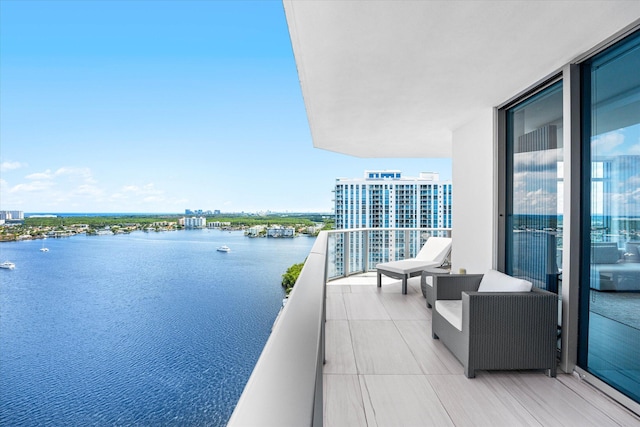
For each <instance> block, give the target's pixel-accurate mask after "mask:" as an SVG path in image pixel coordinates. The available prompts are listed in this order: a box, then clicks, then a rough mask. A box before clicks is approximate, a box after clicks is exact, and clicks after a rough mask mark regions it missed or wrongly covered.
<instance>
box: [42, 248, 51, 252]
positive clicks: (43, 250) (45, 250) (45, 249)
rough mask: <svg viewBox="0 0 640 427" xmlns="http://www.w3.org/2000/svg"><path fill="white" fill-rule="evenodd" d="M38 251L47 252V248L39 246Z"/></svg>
mask: <svg viewBox="0 0 640 427" xmlns="http://www.w3.org/2000/svg"><path fill="white" fill-rule="evenodd" d="M40 252H49V248H40Z"/></svg>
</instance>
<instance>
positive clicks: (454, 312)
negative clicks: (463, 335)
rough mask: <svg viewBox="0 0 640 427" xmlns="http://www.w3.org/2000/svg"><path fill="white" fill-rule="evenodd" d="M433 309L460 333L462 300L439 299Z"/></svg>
mask: <svg viewBox="0 0 640 427" xmlns="http://www.w3.org/2000/svg"><path fill="white" fill-rule="evenodd" d="M435 309H436V311H437V312H438V313H440V315H441V316H442V317H444V319H445V320H446V321H447V322H449V323H451V325H452V326H453V327H454V328H456V329H457V330H459V331H462V300H459V299H456V300H446V299H439V300H437V301H436V305H435Z"/></svg>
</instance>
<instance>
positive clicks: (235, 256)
mask: <svg viewBox="0 0 640 427" xmlns="http://www.w3.org/2000/svg"><path fill="white" fill-rule="evenodd" d="M313 241H314V239H312V238H308V237H298V238H295V239H250V238H248V237H244V236H243V234H242V233H241V232H227V231H219V230H193V231H176V232H164V233H153V232H152V233H143V232H135V233H132V234H130V235H115V236H75V237H71V238H63V239H47V240H45V244H46V246H47V247H48V248H49V250H50V251H49V252H40V251H39V249H40V247H41V246H42V241H26V242H15V243H14V242H12V243H0V262H2V261H5V260H10V261H13V262H14V263H15V264H16V268H15V270H0V425H11V426H18V425H56V426H58V425H74V426H80V425H145V426H150V425H166V426H186V425H189V426H191V425H198V426H200V425H212V426H217V425H225V424H226V422H227V421H228V419H229V417H230V416H231V413H232V412H233V408H234V407H235V404H236V402H237V400H238V398H239V397H240V394H241V393H242V390H243V388H244V385H245V384H246V382H247V380H248V378H249V375H250V374H251V371H252V369H253V367H254V365H255V363H256V361H257V359H258V357H259V355H260V352H261V351H262V348H263V347H264V344H265V342H266V340H267V338H268V336H269V333H270V329H271V326H272V324H273V321H274V319H275V317H276V315H277V313H278V310H279V308H280V306H281V302H282V298H283V291H282V288H281V286H280V280H281V275H282V274H283V273H284V272H285V271H286V269H287V267H289V266H290V265H291V264H293V263H297V262H302V261H304V259H305V257H306V256H307V255H308V253H309V250H310V248H311V245H312V244H313ZM223 244H226V245H228V246H230V247H231V249H232V251H231V252H230V253H222V252H217V251H216V250H215V249H216V248H217V247H218V246H221V245H223ZM292 357H294V356H293V355H292ZM283 398H286V396H283Z"/></svg>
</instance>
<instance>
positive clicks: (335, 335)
mask: <svg viewBox="0 0 640 427" xmlns="http://www.w3.org/2000/svg"><path fill="white" fill-rule="evenodd" d="M325 340H326V341H325V342H326V349H325V360H326V363H325V365H324V369H323V372H324V373H325V374H357V373H358V372H357V370H356V359H355V356H354V352H353V345H352V342H351V332H350V330H349V322H347V321H346V320H328V321H327V322H326V323H325Z"/></svg>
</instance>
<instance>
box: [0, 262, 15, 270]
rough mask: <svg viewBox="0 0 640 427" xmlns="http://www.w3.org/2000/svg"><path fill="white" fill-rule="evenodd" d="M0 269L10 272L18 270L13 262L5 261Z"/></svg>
mask: <svg viewBox="0 0 640 427" xmlns="http://www.w3.org/2000/svg"><path fill="white" fill-rule="evenodd" d="M0 268H6V269H8V270H13V269H14V268H16V265H15V264H14V263H12V262H11V261H5V262H3V263H2V264H0Z"/></svg>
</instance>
